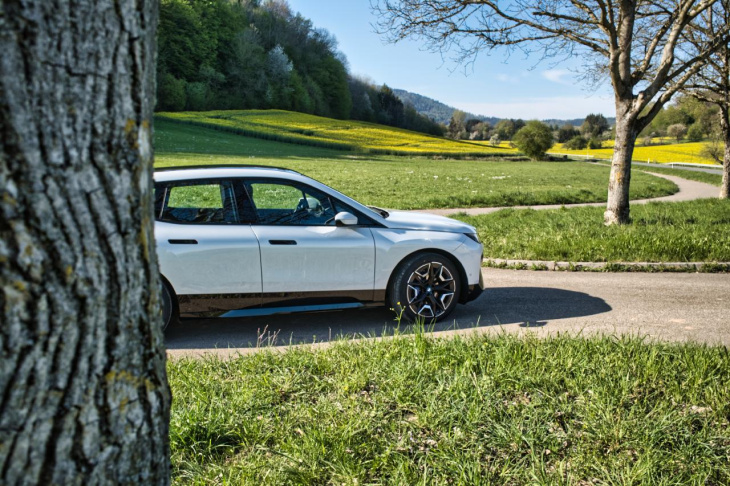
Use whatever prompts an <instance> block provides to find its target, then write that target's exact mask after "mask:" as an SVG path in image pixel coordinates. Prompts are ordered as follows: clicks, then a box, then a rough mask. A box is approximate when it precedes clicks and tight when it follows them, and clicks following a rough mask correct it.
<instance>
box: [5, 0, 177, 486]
mask: <svg viewBox="0 0 730 486" xmlns="http://www.w3.org/2000/svg"><path fill="white" fill-rule="evenodd" d="M156 24H157V4H156V1H155V0H136V1H135V0H77V1H74V2H70V1H68V0H44V1H30V0H0V52H1V53H2V55H1V56H0V322H1V325H0V353H2V359H0V483H2V484H5V485H13V484H100V483H107V484H112V483H113V484H167V483H168V482H169V452H168V449H169V446H168V423H169V406H170V392H169V388H168V385H167V377H166V373H165V352H164V345H163V335H162V330H161V317H160V298H159V275H158V270H157V261H156V251H155V244H154V238H153V217H152V214H153V212H152V200H151V190H152V179H151V172H152V147H151V126H152V125H151V116H152V108H153V104H154V100H153V93H154V89H153V88H154V72H155V45H154V40H155V29H156Z"/></svg>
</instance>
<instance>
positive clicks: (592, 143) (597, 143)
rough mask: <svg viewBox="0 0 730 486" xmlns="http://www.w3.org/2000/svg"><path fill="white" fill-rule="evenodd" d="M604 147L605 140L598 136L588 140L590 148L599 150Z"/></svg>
mask: <svg viewBox="0 0 730 486" xmlns="http://www.w3.org/2000/svg"><path fill="white" fill-rule="evenodd" d="M602 147H603V142H601V141H600V140H599V139H597V138H592V139H590V140H589V141H588V148H589V149H591V150H598V149H599V148H602Z"/></svg>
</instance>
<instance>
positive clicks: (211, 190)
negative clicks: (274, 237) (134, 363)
mask: <svg viewBox="0 0 730 486" xmlns="http://www.w3.org/2000/svg"><path fill="white" fill-rule="evenodd" d="M245 196H246V193H245V191H244V190H243V188H242V186H241V184H240V182H238V181H237V180H235V179H234V180H198V181H184V182H173V183H163V184H158V185H156V188H155V197H156V201H155V210H156V219H157V221H156V223H155V236H156V238H157V253H158V258H159V262H160V271H161V273H162V275H163V276H164V277H165V278H167V279H168V281H169V282H170V284H171V285H172V287H173V290H174V291H175V293H176V294H177V296H178V301H179V304H180V312H181V314H186V313H188V314H189V313H201V312H205V313H209V314H216V313H223V312H224V311H227V310H233V309H242V308H246V307H252V306H259V305H261V291H262V287H261V261H260V254H259V244H258V239H257V238H256V235H255V234H254V232H253V230H252V229H251V226H250V224H249V222H250V221H247V220H246V216H245V215H246V211H245V207H244V204H243V200H244V199H245Z"/></svg>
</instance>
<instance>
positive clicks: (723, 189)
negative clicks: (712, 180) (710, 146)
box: [720, 104, 730, 199]
mask: <svg viewBox="0 0 730 486" xmlns="http://www.w3.org/2000/svg"><path fill="white" fill-rule="evenodd" d="M729 111H730V107H729V106H728V105H727V104H725V105H720V129H721V130H722V139H723V141H724V143H725V150H724V152H723V154H724V155H723V161H722V183H721V184H720V199H728V198H729V197H730V119H728V112H729Z"/></svg>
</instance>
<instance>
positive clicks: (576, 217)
mask: <svg viewBox="0 0 730 486" xmlns="http://www.w3.org/2000/svg"><path fill="white" fill-rule="evenodd" d="M603 211H604V208H601V207H582V208H572V209H557V210H540V211H535V210H513V209H505V210H502V211H498V212H496V213H492V214H488V215H483V216H466V215H460V216H457V219H460V220H462V221H465V222H467V223H469V224H472V225H474V226H476V227H477V230H478V232H479V236H480V237H481V239H482V242H483V243H484V246H485V248H484V255H485V256H486V257H487V258H505V259H515V260H547V261H572V262H642V261H645V262H693V261H706V262H709V261H730V201H720V200H715V199H704V200H698V201H688V202H679V203H650V204H646V205H636V206H633V207H632V208H631V217H632V219H633V224H631V225H627V226H621V227H617V226H611V227H606V226H604V225H603Z"/></svg>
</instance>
